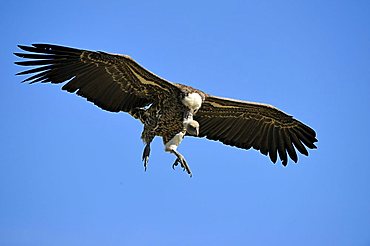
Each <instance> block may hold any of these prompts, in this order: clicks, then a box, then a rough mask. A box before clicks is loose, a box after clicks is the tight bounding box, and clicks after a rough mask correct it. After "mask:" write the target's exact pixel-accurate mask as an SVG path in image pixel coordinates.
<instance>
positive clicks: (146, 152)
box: [143, 143, 150, 171]
mask: <svg viewBox="0 0 370 246" xmlns="http://www.w3.org/2000/svg"><path fill="white" fill-rule="evenodd" d="M149 155H150V143H147V144H146V145H145V148H144V151H143V162H144V170H145V171H146V168H147V167H148V161H149Z"/></svg>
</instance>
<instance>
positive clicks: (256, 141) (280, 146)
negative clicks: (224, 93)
mask: <svg viewBox="0 0 370 246" xmlns="http://www.w3.org/2000/svg"><path fill="white" fill-rule="evenodd" d="M194 119H195V120H196V121H198V122H199V124H200V134H199V137H206V138H208V139H211V140H219V141H221V142H223V143H225V144H227V145H231V146H236V147H239V148H243V149H249V148H251V147H253V148H254V149H256V150H259V151H260V152H261V153H262V154H264V155H269V157H270V159H271V161H272V162H273V163H275V162H276V160H277V154H278V155H279V157H280V160H281V161H282V164H283V165H284V166H285V165H287V163H288V155H289V157H290V159H292V160H293V161H294V162H297V161H298V157H297V153H296V149H297V150H298V151H299V152H300V153H302V154H304V155H308V152H307V149H306V147H305V146H307V147H308V148H310V149H314V148H316V146H315V145H314V143H315V142H317V139H316V133H315V131H314V130H313V129H311V128H310V127H308V126H307V125H304V124H303V123H301V122H300V121H298V120H296V119H294V118H293V117H292V116H290V115H287V114H285V113H284V112H282V111H280V110H279V109H277V108H275V107H273V106H270V105H267V104H259V103H253V102H246V101H238V100H232V99H227V98H221V97H215V96H208V97H207V98H206V100H205V101H204V102H203V105H202V107H201V108H200V109H199V111H198V112H197V114H196V115H195V116H194Z"/></svg>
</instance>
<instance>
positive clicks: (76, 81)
mask: <svg viewBox="0 0 370 246" xmlns="http://www.w3.org/2000/svg"><path fill="white" fill-rule="evenodd" d="M18 47H19V48H21V49H22V50H24V51H27V52H29V53H14V54H15V55H16V56H19V57H22V58H26V59H30V60H27V61H20V62H15V63H16V64H18V65H22V66H36V68H33V69H29V70H26V71H23V72H20V73H17V75H26V74H35V75H33V76H31V77H29V78H27V79H25V80H23V82H29V83H35V82H41V83H45V82H51V83H56V84H58V83H63V82H66V81H68V82H67V83H66V84H65V85H64V86H63V87H62V89H63V90H66V91H68V92H71V93H74V92H76V94H77V95H80V96H83V97H85V98H87V100H89V101H91V102H93V103H94V104H96V105H97V106H99V107H101V108H102V109H105V110H108V111H111V112H119V111H125V112H128V111H130V110H131V109H132V108H136V107H144V106H147V105H149V104H150V103H153V102H156V101H157V100H159V99H160V97H164V96H170V95H173V94H174V93H180V89H178V88H177V87H176V86H174V85H173V84H172V83H170V82H168V81H166V80H164V79H162V78H160V77H158V76H156V75H155V74H153V73H151V72H150V71H148V70H146V69H144V68H143V67H141V66H140V65H139V64H138V63H137V62H135V61H134V60H133V59H131V58H130V57H129V56H126V55H116V54H108V53H104V52H94V51H88V50H81V49H75V48H69V47H63V46H58V45H51V44H33V45H32V46H22V45H19V46H18Z"/></svg>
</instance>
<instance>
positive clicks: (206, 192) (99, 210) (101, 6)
mask: <svg viewBox="0 0 370 246" xmlns="http://www.w3.org/2000/svg"><path fill="white" fill-rule="evenodd" d="M0 6H1V8H0V9H1V18H0V27H1V32H2V34H1V39H0V43H1V49H0V56H1V59H0V66H1V69H0V74H1V87H0V88H1V90H0V115H1V120H0V134H1V135H0V153H1V154H0V245H10V246H16V245H29V246H43V245H63V246H65V245H69V246H72V245H370V181H369V177H370V161H369V158H368V154H369V146H370V133H369V125H370V95H369V93H370V2H369V1H353V0H348V1H340V0H339V1H331V0H328V1H322V0H309V1H293V0H292V1H287V0H286V1H264V0H254V1H225V2H221V1H219V2H217V1H183V2H181V3H180V2H177V1H147V2H142V1H94V0H91V1H69V0H65V1H2V2H1V4H0ZM37 42H46V43H54V44H62V45H68V46H73V47H78V48H84V49H92V50H103V51H107V52H113V53H122V54H128V55H130V56H132V57H133V58H134V59H136V60H137V61H138V62H139V63H141V64H142V65H143V66H144V67H146V68H148V69H150V70H151V71H153V72H154V73H156V74H158V75H160V76H162V77H164V78H166V79H168V80H170V81H175V82H179V83H185V84H189V85H191V86H193V87H196V88H199V89H202V90H204V91H206V92H208V93H210V94H214V95H219V96H224V97H232V98H237V99H242V100H249V101H257V102H265V103H269V104H272V105H275V106H276V107H278V108H280V109H282V110H284V111H285V112H287V113H289V114H292V115H294V116H295V117H296V118H297V119H299V120H301V121H303V122H304V123H306V124H308V125H310V126H311V127H313V128H314V129H315V130H316V131H317V133H318V139H319V142H318V144H317V145H318V149H317V150H314V151H310V156H309V157H304V156H299V157H300V159H299V163H298V164H293V163H292V162H290V163H289V165H288V166H287V167H286V168H284V167H283V166H282V165H281V164H280V162H279V163H278V164H276V165H273V164H272V163H271V162H270V160H269V159H268V157H266V156H263V155H261V154H260V153H259V152H257V151H254V150H249V151H245V150H241V149H237V148H232V147H228V146H224V145H222V144H221V143H218V142H214V141H209V140H205V139H194V138H186V139H185V141H183V143H182V144H181V146H180V148H179V150H180V152H182V153H183V154H184V155H185V157H186V158H187V160H188V162H189V164H190V167H191V168H192V171H193V177H192V178H189V177H188V175H187V174H186V173H184V172H182V171H181V170H180V169H177V170H175V171H174V170H172V169H171V165H172V163H173V161H174V156H173V155H170V154H167V153H165V152H164V151H163V145H162V140H161V139H159V138H157V139H156V140H155V141H154V143H153V144H152V153H151V159H150V163H149V169H148V171H147V172H144V169H143V165H142V162H141V154H142V150H143V147H144V145H143V143H142V141H141V139H140V134H141V131H142V126H141V124H140V123H139V122H138V121H136V120H134V119H133V118H131V117H130V116H129V115H128V114H125V113H119V114H117V113H109V112H106V111H103V110H101V109H99V108H97V107H96V106H94V105H93V104H91V103H89V102H87V101H86V100H85V99H83V98H81V97H78V96H76V95H72V94H69V93H67V92H64V91H61V90H60V86H58V85H51V84H34V85H28V84H21V83H20V81H21V80H22V79H23V78H22V77H16V76H15V75H14V74H15V73H16V72H19V71H21V70H22V68H20V67H17V66H16V65H14V64H13V62H14V61H16V60H19V59H18V58H16V57H15V56H14V55H13V54H12V53H13V52H17V51H18V49H17V47H16V45H17V44H27V45H28V44H31V43H37Z"/></svg>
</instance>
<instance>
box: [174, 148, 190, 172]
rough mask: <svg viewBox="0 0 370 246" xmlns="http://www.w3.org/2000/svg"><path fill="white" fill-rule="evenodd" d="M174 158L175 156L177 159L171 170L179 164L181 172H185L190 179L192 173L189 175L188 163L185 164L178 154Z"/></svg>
mask: <svg viewBox="0 0 370 246" xmlns="http://www.w3.org/2000/svg"><path fill="white" fill-rule="evenodd" d="M176 156H177V159H176V160H175V162H174V163H173V164H172V168H173V169H175V167H176V166H177V165H179V163H180V165H181V167H182V169H183V171H186V172H187V173H188V174H189V175H190V177H191V176H192V173H191V170H190V167H189V165H188V163H187V162H186V160H185V158H184V157H183V156H182V155H181V154H179V153H178V154H176Z"/></svg>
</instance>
